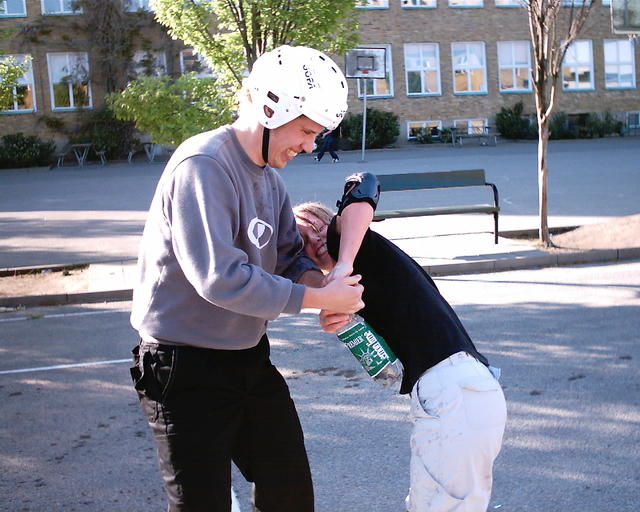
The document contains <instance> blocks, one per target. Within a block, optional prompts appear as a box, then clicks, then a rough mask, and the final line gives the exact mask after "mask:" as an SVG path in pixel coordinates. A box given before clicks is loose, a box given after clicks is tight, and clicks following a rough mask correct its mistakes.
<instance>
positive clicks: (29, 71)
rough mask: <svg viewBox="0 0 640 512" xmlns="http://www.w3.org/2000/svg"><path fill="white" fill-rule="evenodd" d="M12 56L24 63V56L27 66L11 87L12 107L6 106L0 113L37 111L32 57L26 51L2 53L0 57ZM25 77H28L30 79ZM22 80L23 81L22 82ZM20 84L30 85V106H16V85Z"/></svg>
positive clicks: (29, 112) (30, 112)
mask: <svg viewBox="0 0 640 512" xmlns="http://www.w3.org/2000/svg"><path fill="white" fill-rule="evenodd" d="M9 57H11V58H13V59H15V60H16V61H18V62H20V61H22V63H24V59H25V58H26V57H28V58H29V68H28V69H27V71H25V73H24V74H23V75H22V76H21V77H20V78H19V79H18V85H15V86H14V87H13V108H8V109H6V110H0V114H32V113H34V112H37V111H38V105H37V103H36V82H35V80H34V77H33V57H32V56H31V55H30V54H28V53H10V54H6V55H2V56H1V57H0V59H4V58H9ZM25 76H26V77H30V80H29V79H28V78H27V79H25ZM23 82H24V83H23ZM21 85H27V86H31V99H32V103H33V107H32V108H17V105H18V91H17V87H19V86H21Z"/></svg>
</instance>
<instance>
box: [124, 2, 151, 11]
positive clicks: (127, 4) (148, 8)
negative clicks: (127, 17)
mask: <svg viewBox="0 0 640 512" xmlns="http://www.w3.org/2000/svg"><path fill="white" fill-rule="evenodd" d="M142 2H144V3H145V4H146V5H145V6H143V7H140V3H142ZM133 3H136V4H138V7H136V8H135V9H132V8H131V7H130V6H131V4H133ZM122 9H123V10H124V12H139V11H143V12H154V10H153V6H152V5H151V4H150V3H149V0H123V2H122Z"/></svg>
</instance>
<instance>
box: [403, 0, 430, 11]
mask: <svg viewBox="0 0 640 512" xmlns="http://www.w3.org/2000/svg"><path fill="white" fill-rule="evenodd" d="M402 7H404V8H406V9H411V8H414V7H415V8H433V7H438V1H437V0H402Z"/></svg>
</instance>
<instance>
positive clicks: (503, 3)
mask: <svg viewBox="0 0 640 512" xmlns="http://www.w3.org/2000/svg"><path fill="white" fill-rule="evenodd" d="M498 2H500V3H498ZM494 5H495V6H496V7H497V8H498V9H513V8H516V9H517V8H519V7H522V6H523V5H524V2H523V1H522V0H494Z"/></svg>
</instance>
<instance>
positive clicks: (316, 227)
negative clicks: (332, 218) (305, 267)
mask: <svg viewBox="0 0 640 512" xmlns="http://www.w3.org/2000/svg"><path fill="white" fill-rule="evenodd" d="M296 224H297V225H298V230H299V231H300V235H301V236H302V239H303V240H304V252H305V254H306V255H307V256H309V258H311V260H312V261H313V262H314V263H315V264H316V265H318V267H320V268H321V269H322V270H326V271H330V270H331V269H332V268H333V267H334V265H335V262H334V261H333V260H332V259H331V256H329V253H328V252H327V228H328V227H329V226H328V225H327V223H326V222H324V221H322V220H321V219H319V218H318V217H316V216H315V215H313V214H311V213H307V212H304V213H299V214H296Z"/></svg>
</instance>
